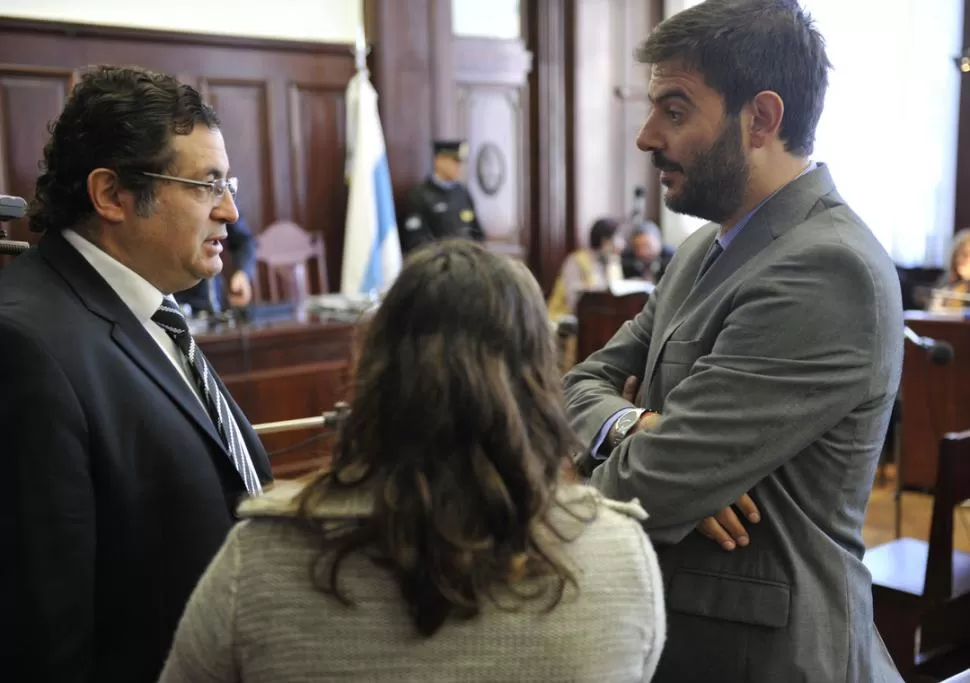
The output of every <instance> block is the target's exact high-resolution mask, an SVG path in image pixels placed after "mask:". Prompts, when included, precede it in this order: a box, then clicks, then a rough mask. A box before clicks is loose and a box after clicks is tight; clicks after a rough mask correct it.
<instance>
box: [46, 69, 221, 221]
mask: <svg viewBox="0 0 970 683" xmlns="http://www.w3.org/2000/svg"><path fill="white" fill-rule="evenodd" d="M198 123H202V124H204V125H206V126H208V127H209V128H217V127H218V126H219V118H218V117H217V116H216V113H215V111H213V110H212V108H211V107H209V106H208V105H207V104H205V103H204V102H203V101H202V97H201V96H200V95H199V93H198V92H197V91H196V90H195V88H192V87H191V86H188V85H185V84H183V83H179V82H178V81H177V80H175V79H174V78H172V77H171V76H166V75H164V74H159V73H155V72H152V71H148V70H145V69H141V68H138V67H117V66H96V67H92V68H91V69H90V70H88V71H87V72H86V73H84V75H83V76H82V77H81V79H80V80H79V81H78V83H77V85H75V86H74V88H73V90H72V91H71V95H70V97H69V98H68V100H67V104H65V105H64V110H63V111H62V112H61V115H60V116H59V117H58V118H57V120H56V121H54V122H52V123H51V124H50V127H49V131H50V139H49V140H48V141H47V144H46V145H45V146H44V160H43V162H42V164H41V171H42V172H41V175H40V177H38V178H37V186H36V189H35V191H34V199H33V201H32V202H31V207H30V212H29V215H30V228H31V230H33V231H35V232H44V231H46V230H60V229H62V228H67V227H73V226H76V225H79V224H81V223H83V222H84V221H85V220H87V219H88V218H89V217H90V216H91V215H92V214H93V213H94V206H93V205H92V204H91V198H90V197H89V196H88V190H87V177H88V175H89V174H90V173H91V171H93V170H94V169H96V168H108V169H111V170H113V171H115V172H116V173H117V174H118V178H119V179H120V182H121V185H122V187H124V188H125V189H127V190H130V191H131V192H133V193H134V194H135V196H136V198H137V201H138V210H139V212H140V213H144V215H148V213H150V211H151V207H152V202H153V200H154V182H153V180H152V179H151V178H148V177H146V176H144V175H142V172H149V173H164V172H165V171H166V170H169V168H170V166H171V164H172V161H173V157H174V151H173V149H172V144H171V141H172V136H173V135H188V134H190V133H191V132H192V130H193V129H194V128H195V126H196V124H198Z"/></svg>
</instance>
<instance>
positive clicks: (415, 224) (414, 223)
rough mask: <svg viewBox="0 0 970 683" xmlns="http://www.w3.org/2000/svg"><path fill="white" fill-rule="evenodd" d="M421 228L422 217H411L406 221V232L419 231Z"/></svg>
mask: <svg viewBox="0 0 970 683" xmlns="http://www.w3.org/2000/svg"><path fill="white" fill-rule="evenodd" d="M420 227H421V216H410V217H409V218H408V219H407V220H406V221H404V229H405V230H417V229H418V228H420Z"/></svg>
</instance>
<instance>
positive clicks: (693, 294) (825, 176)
mask: <svg viewBox="0 0 970 683" xmlns="http://www.w3.org/2000/svg"><path fill="white" fill-rule="evenodd" d="M834 192H835V184H834V183H833V182H832V176H831V175H830V174H829V170H828V167H827V166H825V164H818V168H816V169H815V170H814V171H812V172H810V173H806V174H805V175H803V176H801V177H800V178H797V179H796V180H794V181H792V182H791V183H789V184H788V185H786V186H785V187H783V188H782V189H781V190H779V191H778V192H777V193H776V194H775V195H774V196H773V197H771V198H770V199H769V200H768V201H767V202H765V204H764V205H763V206H762V207H761V208H760V209H758V211H757V212H756V213H755V214H754V216H752V217H751V220H750V222H749V223H748V224H747V225H745V226H744V227H743V228H742V229H741V231H740V232H739V233H738V234H737V236H736V237H735V238H734V240H733V241H732V242H731V244H730V245H728V248H727V249H725V250H724V253H723V254H721V256H720V257H719V258H718V259H717V260H716V261H714V263H713V264H711V266H710V268H708V269H707V272H706V273H704V274H703V275H702V276H701V277H700V279H699V280H698V279H697V273H698V272H699V271H700V268H701V265H702V264H703V262H704V258H705V257H706V255H707V253H708V250H709V249H710V247H711V243H712V242H713V240H714V238H715V236H716V235H717V231H718V227H717V226H716V225H713V224H712V225H710V226H707V227H706V228H703V229H704V230H706V231H707V235H706V236H702V237H699V238H698V240H697V242H696V244H693V245H692V246H693V247H694V248H695V251H694V252H693V253H692V254H691V255H690V257H688V259H686V261H685V263H684V267H683V269H680V270H679V272H677V277H676V278H675V279H673V278H672V279H673V280H674V281H673V282H672V283H671V285H672V288H671V291H670V294H669V296H670V298H671V300H672V301H673V302H677V301H680V302H681V303H680V305H679V306H677V309H676V312H675V313H674V315H673V316H672V317H671V319H670V322H669V323H668V324H667V325H666V326H665V327H664V329H663V333H662V335H661V337H660V343H659V344H658V345H657V348H656V350H654V349H651V353H650V357H649V363H648V367H647V369H646V375H645V377H646V381H645V382H644V384H647V383H649V381H650V380H652V378H653V374H654V371H655V370H656V366H657V359H658V358H659V357H660V354H661V353H662V351H663V347H664V346H665V345H666V344H667V341H668V340H669V339H670V337H671V335H672V334H673V333H674V332H676V331H677V328H678V327H680V326H681V325H682V324H683V322H684V321H685V320H686V319H687V317H688V316H689V315H690V314H691V313H693V312H694V311H695V310H696V309H697V307H698V305H699V304H700V303H701V302H703V301H704V300H705V299H707V297H708V296H710V295H711V293H712V292H713V291H714V290H715V289H717V287H718V285H720V284H721V283H723V282H724V281H725V280H726V279H728V278H729V277H731V276H732V275H734V274H735V273H736V272H738V271H739V270H740V269H741V268H743V267H744V265H745V264H746V263H748V262H749V261H750V260H751V259H752V258H754V257H755V256H756V255H757V254H758V253H760V252H761V251H762V250H764V249H765V248H766V247H767V246H768V245H770V244H771V243H772V242H773V241H774V240H775V239H776V238H778V237H780V236H782V235H783V234H785V233H786V232H788V231H789V230H791V229H793V228H794V227H796V226H797V225H799V224H800V223H802V222H804V220H805V218H806V217H807V216H808V215H809V213H810V212H811V211H812V208H813V207H815V206H816V205H817V204H818V201H819V199H820V198H821V197H823V196H825V195H829V194H832V193H834ZM834 199H835V200H836V201H841V199H840V198H839V197H838V195H835V196H834ZM672 274H673V273H669V274H668V275H667V277H670V275H672ZM695 282H696V284H695ZM675 305H676V304H675Z"/></svg>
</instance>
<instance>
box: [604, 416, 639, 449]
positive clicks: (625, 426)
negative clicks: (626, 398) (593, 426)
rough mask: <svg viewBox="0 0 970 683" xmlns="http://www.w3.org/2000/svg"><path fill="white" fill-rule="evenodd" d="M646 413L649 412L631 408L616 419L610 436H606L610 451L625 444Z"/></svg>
mask: <svg viewBox="0 0 970 683" xmlns="http://www.w3.org/2000/svg"><path fill="white" fill-rule="evenodd" d="M645 412H647V411H646V410H644V409H643V408H630V409H629V410H627V411H626V412H625V413H623V414H622V415H620V417H618V418H617V419H616V422H614V423H613V426H612V427H610V432H609V434H607V436H606V440H607V442H608V443H609V445H610V450H613V449H614V448H616V447H617V446H619V445H620V443H622V442H623V439H625V438H626V435H627V434H629V433H630V430H631V429H633V428H634V427H636V425H637V422H638V421H639V420H640V416H641V415H643V414H644V413H645Z"/></svg>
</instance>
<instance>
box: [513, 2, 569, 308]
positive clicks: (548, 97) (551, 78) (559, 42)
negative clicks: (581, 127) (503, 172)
mask: <svg viewBox="0 0 970 683" xmlns="http://www.w3.org/2000/svg"><path fill="white" fill-rule="evenodd" d="M574 10H575V8H574V7H573V3H571V2H548V1H546V0H525V2H523V24H524V25H525V35H526V47H527V48H528V50H529V51H530V52H531V53H532V54H533V55H534V60H535V62H534V68H533V69H532V72H531V73H530V75H529V101H530V105H529V119H530V126H529V131H530V135H529V137H530V144H529V148H530V149H529V153H530V163H529V166H530V179H531V193H530V202H529V204H530V214H531V225H530V229H531V231H532V234H531V239H530V248H529V265H530V267H531V268H532V271H533V273H534V274H535V275H536V277H537V279H538V280H539V283H540V284H541V285H542V287H543V290H544V291H545V292H546V294H548V293H549V292H550V291H551V290H552V286H553V284H554V282H555V279H556V275H557V274H558V272H559V268H560V266H561V264H562V262H563V260H564V259H565V258H566V255H567V254H568V253H569V252H570V251H571V250H572V249H574V248H575V246H576V245H575V230H574V229H573V225H572V223H573V213H574V211H573V196H572V194H573V193H572V187H571V185H572V173H571V171H570V160H571V158H572V152H571V146H572V138H573V132H572V123H573V118H572V107H571V106H570V105H569V102H570V100H569V96H570V95H571V93H572V84H571V79H572V72H573V69H571V68H569V67H571V66H572V63H571V59H572V58H571V56H570V53H571V51H572V40H573V31H574V30H575V25H574V22H573V21H572V18H573V12H574Z"/></svg>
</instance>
